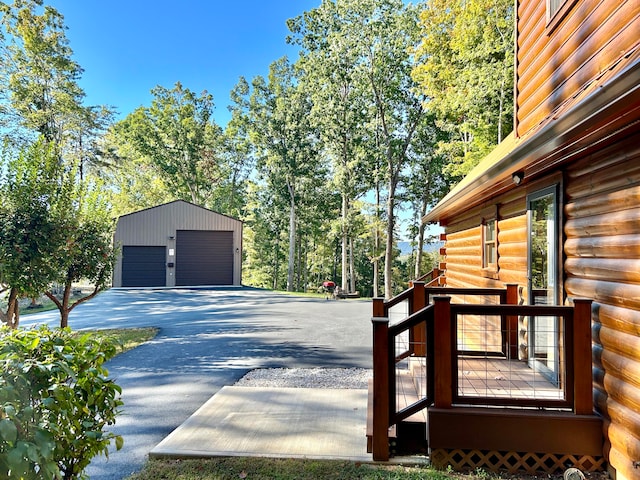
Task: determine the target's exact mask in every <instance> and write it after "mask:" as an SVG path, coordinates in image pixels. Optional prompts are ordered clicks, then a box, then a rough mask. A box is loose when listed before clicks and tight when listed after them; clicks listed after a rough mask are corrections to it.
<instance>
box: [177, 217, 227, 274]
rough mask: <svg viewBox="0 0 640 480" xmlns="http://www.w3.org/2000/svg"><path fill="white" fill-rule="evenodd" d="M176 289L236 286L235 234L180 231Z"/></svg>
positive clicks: (178, 236)
mask: <svg viewBox="0 0 640 480" xmlns="http://www.w3.org/2000/svg"><path fill="white" fill-rule="evenodd" d="M176 285H233V232H214V231H208V230H178V232H177V236H176Z"/></svg>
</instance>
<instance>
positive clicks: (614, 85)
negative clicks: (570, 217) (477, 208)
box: [422, 58, 640, 223]
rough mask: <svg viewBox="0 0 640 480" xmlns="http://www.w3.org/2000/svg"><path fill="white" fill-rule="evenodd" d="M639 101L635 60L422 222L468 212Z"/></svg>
mask: <svg viewBox="0 0 640 480" xmlns="http://www.w3.org/2000/svg"><path fill="white" fill-rule="evenodd" d="M638 102H640V61H638V59H637V58H636V60H635V62H634V63H632V64H631V65H630V66H629V67H628V68H627V69H626V70H625V71H624V72H622V73H621V74H620V75H619V76H618V77H616V78H615V79H613V80H612V81H611V82H610V83H608V84H606V85H603V86H601V87H598V92H597V94H591V95H590V96H588V97H586V98H585V99H584V100H583V101H582V102H580V103H578V104H577V105H575V107H573V108H572V109H571V110H569V111H568V112H567V113H566V114H564V115H562V116H561V117H560V118H558V119H557V120H552V121H550V122H549V123H548V124H547V125H545V126H543V127H542V128H541V129H540V131H538V132H537V133H535V134H533V135H532V136H531V137H530V138H528V139H526V140H524V141H522V142H521V143H519V144H518V145H517V146H516V147H515V148H513V149H512V150H511V151H509V152H508V153H507V154H506V155H504V157H502V158H501V159H500V160H498V161H497V162H495V163H493V164H492V165H490V166H489V167H488V168H485V169H484V170H479V171H475V172H474V171H471V173H469V175H468V176H467V177H466V178H465V179H463V180H462V182H460V183H459V184H458V185H457V186H456V187H454V189H453V190H451V192H449V194H447V195H446V196H445V197H444V198H443V199H442V200H441V201H440V202H439V203H438V204H437V205H436V206H435V207H434V208H433V209H432V210H431V211H430V212H428V213H427V214H426V215H425V216H424V217H423V218H422V221H423V223H435V222H438V221H439V220H441V219H442V218H443V216H449V215H448V214H449V213H450V212H452V211H455V210H456V209H458V208H461V207H464V210H468V209H469V208H470V207H471V206H472V204H473V205H475V204H477V202H474V198H477V197H479V195H480V194H481V192H483V191H487V190H488V189H489V188H490V187H491V186H493V185H496V184H498V183H500V182H502V181H504V180H505V179H508V178H510V177H511V175H512V174H513V173H514V172H517V171H519V170H522V169H523V168H524V167H525V166H527V165H528V164H529V163H531V162H533V161H535V160H537V159H541V158H544V157H546V156H548V155H549V154H550V153H552V152H553V151H554V150H557V149H558V148H559V147H562V146H563V145H566V144H567V143H569V142H570V141H571V140H573V139H576V138H579V136H580V134H581V133H582V132H584V131H585V130H587V129H588V127H589V125H593V124H594V123H597V122H598V119H603V118H608V117H611V116H613V115H615V114H616V112H617V111H620V112H624V111H625V110H628V108H629V105H633V104H634V103H635V104H637V103H638ZM635 120H637V119H635ZM631 121H632V119H630V122H631Z"/></svg>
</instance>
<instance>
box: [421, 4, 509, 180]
mask: <svg viewBox="0 0 640 480" xmlns="http://www.w3.org/2000/svg"><path fill="white" fill-rule="evenodd" d="M514 25H515V22H514V4H513V2H512V1H510V0H456V1H453V2H452V1H449V0H428V1H427V2H426V4H425V9H424V11H423V12H422V13H421V15H420V29H421V35H422V42H421V44H420V46H419V47H418V48H417V49H416V50H415V53H416V55H417V57H418V63H419V64H418V65H417V66H416V68H415V70H414V77H415V79H416V80H417V81H418V82H419V83H420V86H421V88H422V90H423V92H424V93H425V94H426V95H427V96H428V97H429V98H430V100H431V101H430V108H431V109H433V110H434V111H436V112H437V113H438V116H439V120H440V122H441V127H442V128H443V129H446V130H448V131H449V134H450V136H449V139H448V140H447V141H443V142H441V144H440V150H441V151H442V152H443V153H445V154H447V155H448V156H449V157H450V158H451V160H452V162H451V164H450V166H449V167H448V168H449V170H450V171H451V173H452V174H455V175H457V176H458V177H460V176H462V175H464V174H465V173H466V172H468V171H469V170H470V169H471V168H472V167H473V166H474V165H475V164H476V163H477V162H478V161H479V160H480V159H481V158H482V157H483V156H484V155H486V154H487V153H488V152H489V151H490V150H491V148H493V146H494V145H496V144H497V143H500V142H501V141H502V139H503V138H504V137H505V136H506V135H507V134H508V133H509V132H510V131H511V129H512V128H513V81H514V76H513V75H514V73H513V68H514V38H515V32H514Z"/></svg>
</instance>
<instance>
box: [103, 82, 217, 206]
mask: <svg viewBox="0 0 640 480" xmlns="http://www.w3.org/2000/svg"><path fill="white" fill-rule="evenodd" d="M151 93H152V94H153V100H152V101H151V106H149V107H140V108H138V109H136V110H135V111H134V112H133V113H131V114H129V115H128V116H127V117H126V118H125V119H124V120H121V121H120V122H118V123H117V124H116V125H115V126H114V130H115V136H116V137H117V138H120V139H125V140H126V141H127V142H128V143H129V145H130V148H131V149H132V150H133V151H134V152H135V153H136V154H137V155H139V156H142V157H144V158H146V159H147V160H148V162H149V164H150V165H152V166H153V167H154V168H155V169H156V171H157V173H158V175H159V176H160V177H161V178H162V180H163V181H164V182H165V183H166V184H167V185H168V186H169V188H170V189H171V190H172V191H173V192H175V195H176V196H177V197H178V198H182V199H184V200H188V201H191V202H193V203H196V204H201V205H208V202H209V201H210V200H211V198H212V185H216V184H217V183H218V181H219V179H220V175H219V160H218V158H217V142H218V141H219V138H220V135H221V129H220V127H219V126H218V125H216V123H215V122H214V120H213V116H212V115H213V108H214V105H213V97H212V96H211V95H210V94H209V93H207V92H206V91H205V92H202V94H201V95H199V96H198V95H196V94H195V93H194V92H192V91H191V90H189V89H188V88H185V87H183V86H182V84H181V83H180V82H178V83H176V84H175V86H174V87H173V88H172V89H167V88H165V87H161V86H158V87H155V88H154V89H153V90H152V91H151Z"/></svg>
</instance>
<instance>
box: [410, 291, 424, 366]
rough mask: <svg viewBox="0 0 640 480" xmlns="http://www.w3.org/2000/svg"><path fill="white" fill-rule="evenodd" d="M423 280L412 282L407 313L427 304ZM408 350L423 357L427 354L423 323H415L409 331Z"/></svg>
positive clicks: (411, 312)
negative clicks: (410, 298) (409, 307)
mask: <svg viewBox="0 0 640 480" xmlns="http://www.w3.org/2000/svg"><path fill="white" fill-rule="evenodd" d="M424 287H425V285H424V282H413V291H412V300H411V311H410V312H409V315H411V314H414V313H416V312H417V311H419V310H422V309H423V308H424V307H426V306H427V291H426V290H425V289H424ZM409 342H410V347H409V348H410V351H412V352H413V354H414V355H417V356H419V357H424V356H426V355H427V327H426V325H425V324H424V323H421V324H419V325H416V326H415V327H413V328H412V329H411V330H410V331H409Z"/></svg>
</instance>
